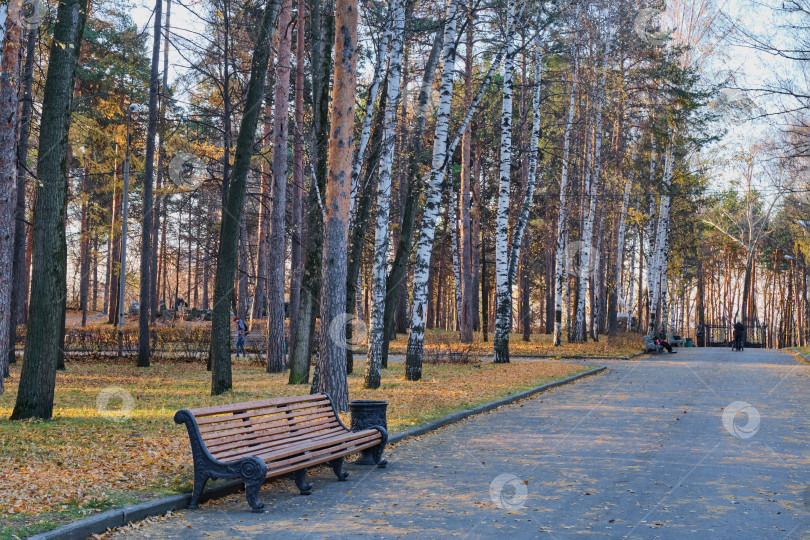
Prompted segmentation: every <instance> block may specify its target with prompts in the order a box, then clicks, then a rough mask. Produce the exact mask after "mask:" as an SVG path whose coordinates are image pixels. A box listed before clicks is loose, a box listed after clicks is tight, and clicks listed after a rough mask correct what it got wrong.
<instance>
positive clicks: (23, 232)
mask: <svg viewBox="0 0 810 540" xmlns="http://www.w3.org/2000/svg"><path fill="white" fill-rule="evenodd" d="M36 42H37V30H36V28H33V29H31V30H29V31H28V36H27V38H26V48H25V67H24V68H23V77H22V86H23V93H22V107H21V110H20V121H19V130H20V134H19V139H18V143H17V204H16V206H15V213H14V221H15V226H14V267H13V270H12V277H11V282H12V283H14V284H15V286H14V290H13V291H12V293H11V308H10V312H11V332H10V336H9V356H8V358H9V360H8V361H9V364H14V363H16V361H17V357H16V355H15V352H14V346H15V343H16V342H17V326H18V325H21V324H25V322H26V320H27V315H26V314H27V310H26V303H27V301H28V272H27V266H26V264H25V262H26V259H27V257H28V249H27V248H28V236H29V235H28V234H27V229H28V224H27V223H26V220H25V208H26V207H25V178H26V176H27V174H28V173H27V165H28V138H29V136H30V134H31V111H32V109H33V102H34V100H33V98H32V87H33V81H34V53H35V47H36Z"/></svg>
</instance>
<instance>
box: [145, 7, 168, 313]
mask: <svg viewBox="0 0 810 540" xmlns="http://www.w3.org/2000/svg"><path fill="white" fill-rule="evenodd" d="M171 15H172V0H166V22H165V24H164V27H163V77H162V79H161V86H160V110H159V115H160V119H159V120H158V131H159V135H158V164H157V173H156V175H155V186H156V188H157V189H156V194H155V208H154V212H153V214H154V216H153V217H154V219H153V220H152V257H151V260H150V261H149V264H150V269H149V289H150V293H149V294H150V298H149V321H150V323H152V324H154V323H155V321H156V320H157V312H158V255H159V251H158V248H159V244H158V242H159V240H160V223H161V219H160V218H161V217H162V216H165V210H164V209H163V207H164V206H165V205H166V196H165V195H163V196H161V189H162V188H163V180H164V178H163V170H164V168H165V164H166V136H167V130H166V107H167V105H168V103H167V102H168V100H169V34H170V33H171Z"/></svg>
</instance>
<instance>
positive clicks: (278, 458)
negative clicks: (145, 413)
mask: <svg viewBox="0 0 810 540" xmlns="http://www.w3.org/2000/svg"><path fill="white" fill-rule="evenodd" d="M174 421H175V422H177V423H178V424H185V425H186V428H187V430H188V435H189V440H190V442H191V453H192V457H193V459H194V490H193V492H192V495H191V503H190V504H189V508H196V507H197V503H198V501H199V499H200V496H201V495H202V492H203V488H204V487H205V484H206V482H207V481H208V480H209V479H213V478H240V479H242V481H244V483H245V495H246V496H247V500H248V504H250V507H251V508H252V509H253V511H254V512H261V511H262V509H263V508H264V503H261V502H259V500H258V494H259V489H260V488H261V486H262V484H263V483H264V481H265V480H266V479H267V478H271V477H274V476H280V475H283V474H288V473H295V483H296V485H297V486H298V488H299V489H300V490H301V494H302V495H309V494H310V493H311V492H312V485H311V484H309V483H307V482H306V471H307V469H308V468H310V467H313V466H315V465H320V464H322V463H326V464H328V465H329V466H331V467H332V469H333V470H334V472H335V475H336V476H337V477H338V480H346V478H347V477H348V473H346V472H344V471H343V461H344V459H345V457H346V456H348V455H350V454H354V453H357V452H361V451H363V450H368V449H371V450H372V452H371V455H372V457H373V459H374V463H376V464H377V465H378V466H379V467H384V466H385V465H386V461H385V460H383V459H382V452H383V449H384V448H385V445H386V443H387V442H388V434H387V432H386V430H385V428H384V427H382V426H373V427H372V428H371V429H364V430H359V431H350V430H349V429H348V428H347V427H346V426H345V425H344V424H343V422H341V421H340V418H339V417H338V415H337V411H336V410H335V408H334V406H333V404H332V399H331V398H330V397H329V395H328V394H325V393H320V394H312V395H308V396H293V397H285V398H273V399H265V400H260V401H250V402H245V403H234V404H230V405H219V406H215V407H205V408H201V409H191V410H187V409H183V410H180V411H178V412H177V413H176V414H175V416H174Z"/></svg>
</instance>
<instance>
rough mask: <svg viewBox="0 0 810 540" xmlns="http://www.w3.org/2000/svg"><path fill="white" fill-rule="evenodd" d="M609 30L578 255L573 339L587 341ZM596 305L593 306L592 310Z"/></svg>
mask: <svg viewBox="0 0 810 540" xmlns="http://www.w3.org/2000/svg"><path fill="white" fill-rule="evenodd" d="M610 43H611V42H610V32H608V33H607V36H606V38H605V59H604V61H603V64H602V77H601V81H600V84H599V90H598V93H597V97H596V131H595V134H594V150H593V172H592V173H591V172H590V167H588V169H589V171H588V172H586V173H585V174H586V176H585V196H586V197H587V199H588V208H587V214H586V215H585V220H584V223H583V228H582V248H581V250H580V253H579V255H580V257H579V296H578V300H577V311H576V321H575V322H574V341H585V340H586V333H587V325H586V323H585V300H586V298H587V296H588V283H590V282H591V280H592V278H593V276H592V275H591V272H590V266H591V249H592V244H593V222H594V217H595V216H596V195H597V193H598V191H599V175H600V172H601V155H602V105H603V103H604V101H605V79H606V76H607V63H608V58H609V56H610ZM593 309H594V306H591V310H593Z"/></svg>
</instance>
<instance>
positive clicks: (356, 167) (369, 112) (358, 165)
mask: <svg viewBox="0 0 810 540" xmlns="http://www.w3.org/2000/svg"><path fill="white" fill-rule="evenodd" d="M390 38H391V17H390V16H389V17H387V18H386V20H385V31H384V32H383V36H382V40H380V44H379V49H377V58H376V60H375V61H374V75H372V77H371V87H370V88H369V89H368V101H367V102H366V111H365V113H366V115H365V117H363V127H362V129H361V130H360V145H359V146H358V147H357V154H355V156H354V163H353V164H352V194H351V198H350V202H349V214H350V215H352V216H353V215H354V203H355V199H356V198H357V192H358V190H359V186H358V183H359V181H360V171H361V170H362V169H363V159H364V156H365V155H366V148H367V147H368V141H369V138H370V137H371V120H372V119H373V117H374V102H375V101H377V92H378V91H379V89H380V79H381V78H382V70H383V66H384V65H385V59H386V57H387V55H388V40H389V39H390ZM401 58H402V56H401V55H400V59H401ZM397 64H398V65H399V64H401V62H397ZM398 69H399V71H400V74H401V73H402V66H401V65H399V67H398Z"/></svg>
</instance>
